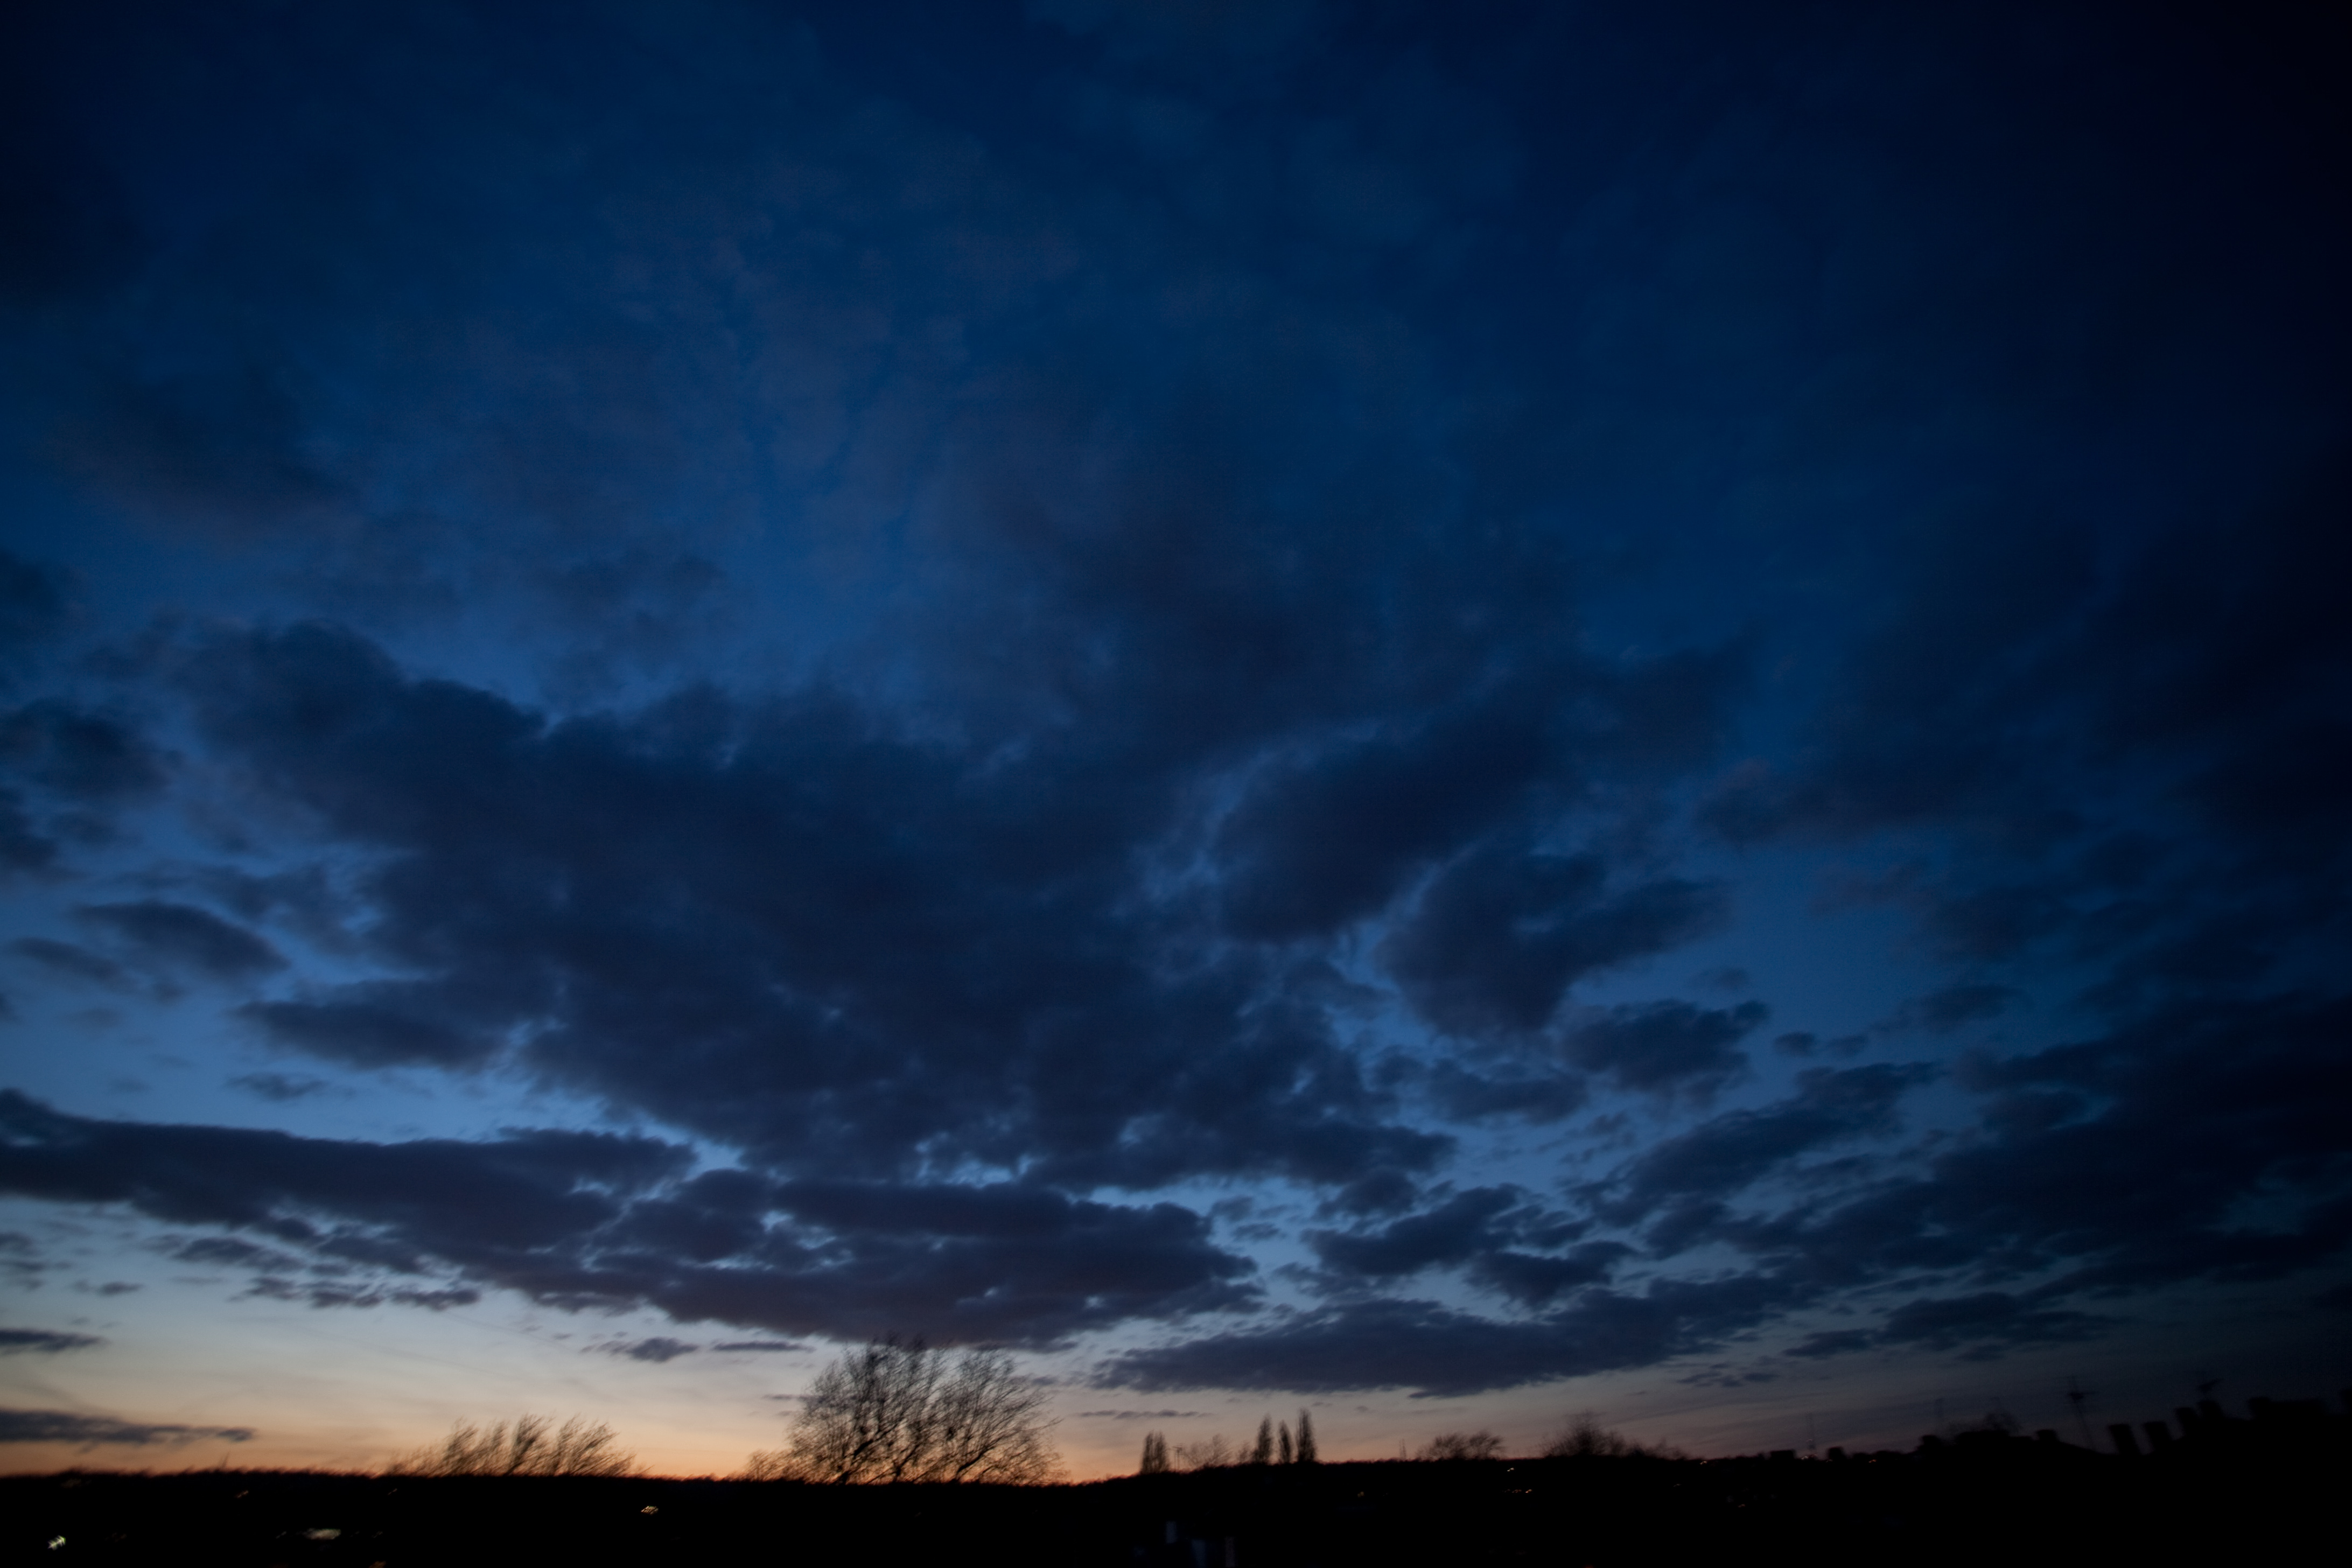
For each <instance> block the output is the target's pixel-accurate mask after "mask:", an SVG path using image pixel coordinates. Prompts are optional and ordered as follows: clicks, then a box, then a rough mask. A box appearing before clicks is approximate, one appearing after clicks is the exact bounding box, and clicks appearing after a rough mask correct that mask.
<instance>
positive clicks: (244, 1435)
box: [0, 1410, 254, 1448]
mask: <svg viewBox="0 0 2352 1568" xmlns="http://www.w3.org/2000/svg"><path fill="white" fill-rule="evenodd" d="M253 1437H254V1432H253V1428H252V1427H250V1426H177V1425H174V1424H173V1423H170V1422H154V1421H122V1420H118V1419H116V1418H115V1417H113V1416H111V1415H87V1414H83V1413H79V1412H75V1411H69V1410H0V1443H72V1444H75V1445H78V1446H79V1447H85V1448H89V1447H99V1446H100V1445H106V1446H114V1445H121V1446H125V1447H141V1448H144V1447H153V1446H154V1445H156V1444H158V1443H170V1444H179V1443H194V1442H197V1441H200V1440H201V1441H207V1442H216V1443H250V1442H252V1441H253Z"/></svg>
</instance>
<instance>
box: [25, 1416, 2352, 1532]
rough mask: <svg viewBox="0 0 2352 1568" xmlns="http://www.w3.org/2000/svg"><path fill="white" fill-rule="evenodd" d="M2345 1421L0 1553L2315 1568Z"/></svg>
mask: <svg viewBox="0 0 2352 1568" xmlns="http://www.w3.org/2000/svg"><path fill="white" fill-rule="evenodd" d="M2250 1425H2251V1424H2250ZM2343 1425H2344V1423H2343V1422H2341V1421H2340V1420H2331V1421H2329V1422H2328V1423H2326V1430H2325V1431H2321V1430H2319V1429H2318V1428H2315V1429H2314V1431H2313V1432H2311V1433H2309V1434H2305V1435H2304V1436H2303V1439H2302V1440H2299V1441H2294V1442H2279V1443H2271V1444H2263V1443H2257V1442H2253V1441H2245V1442H2241V1443H2237V1444H2220V1443H2216V1444H2209V1445H2205V1446H2202V1447H2195V1446H2191V1445H2185V1444H2183V1445H2175V1446H2173V1447H2172V1448H2170V1449H2169V1450H2168V1451H2167V1452H2165V1453H2162V1454H2158V1455H2153V1456H2148V1457H2145V1458H2116V1457H2113V1456H2107V1455H2100V1454H2094V1453H2091V1452H2089V1451H2087V1450H2085V1449H2083V1448H2079V1447H2071V1446H2067V1445H2060V1444H2054V1443H2049V1442H2041V1443H2037V1442H2034V1441H2032V1440H2031V1439H2024V1438H2007V1439H2002V1438H2000V1437H1998V1436H1983V1437H1975V1438H1972V1439H1964V1440H1962V1441H1961V1442H1959V1443H1958V1444H1956V1445H1948V1446H1946V1447H1944V1448H1943V1449H1942V1450H1941V1451H1934V1450H1927V1451H1923V1452H1921V1453H1917V1454H1913V1455H1895V1454H1887V1455H1880V1456H1867V1457H1857V1458H1852V1459H1845V1460H1838V1461H1832V1460H1813V1459H1799V1458H1748V1459H1717V1460H1707V1461H1700V1460H1658V1459H1625V1458H1582V1459H1538V1460H1527V1459H1519V1460H1509V1459H1496V1460H1474V1461H1453V1462H1441V1463H1412V1462H1403V1461H1385V1462H1381V1463H1371V1464H1333V1465H1318V1466H1295V1467H1235V1468H1229V1469H1221V1470H1210V1471H1202V1472H1197V1473H1193V1474H1179V1475H1163V1476H1136V1477H1128V1478H1122V1479H1115V1480H1108V1481H1098V1482H1093V1483H1090V1484H1087V1485H1084V1486H1073V1487H1047V1488H1000V1487H961V1488H957V1487H924V1486H907V1487H866V1488H845V1489H833V1488H824V1487H808V1486H803V1485H799V1484H797V1483H793V1482H743V1481H719V1480H657V1479H624V1480H614V1479H563V1478H527V1477H525V1478H502V1479H472V1478H467V1479H415V1478H403V1477H379V1476H342V1475H323V1474H309V1473H299V1472H284V1471H233V1470H232V1471H211V1472H196V1473H188V1474H181V1475H161V1476H140V1475H127V1474H120V1473H100V1472H92V1473H68V1474H65V1475H56V1476H42V1477H15V1478H7V1479H0V1521H5V1522H0V1554H5V1561H7V1562H9V1563H52V1564H58V1563H167V1562H169V1563H253V1564H267V1563H285V1564H289V1568H291V1565H293V1564H317V1565H320V1568H326V1565H329V1564H335V1565H342V1564H350V1565H353V1568H367V1565H369V1564H375V1563H381V1564H384V1565H385V1568H407V1565H410V1564H418V1565H422V1564H476V1563H483V1564H487V1563H500V1564H509V1563H549V1564H575V1563H578V1564H587V1563H614V1564H620V1563H630V1564H635V1563H664V1564H699V1563H812V1564H814V1563H826V1564H831V1563H875V1564H883V1563H923V1564H940V1565H943V1568H944V1565H962V1564H995V1563H1004V1564H1013V1563H1022V1564H1040V1565H1063V1564H1066V1565H1069V1568H1082V1565H1097V1564H1099V1565H1102V1568H1110V1565H1113V1564H1120V1565H1126V1568H1223V1565H1224V1564H1226V1563H1231V1564H1233V1565H1234V1568H1259V1565H1261V1564H1265V1565H1273V1564H1286V1565H1289V1564H1296V1565H1302V1568H1304V1565H1309V1564H1313V1565H1328V1568H1340V1565H1342V1564H1348V1565H1354V1564H1386V1563H1396V1564H1406V1563H1412V1564H1422V1563H1429V1564H1448V1565H1452V1564H1480V1563H1549V1564H1567V1565H1571V1568H1572V1565H1577V1564H1587V1563H1589V1564H1593V1565H1594V1568H1612V1565H1616V1564H1640V1563H1758V1562H1765V1563H1780V1562H1787V1563H1818V1564H1846V1563H1853V1564H1862V1563H1873V1564H1876V1563H1956V1564H1957V1563H2065V1564H2067V1565H2068V1568H2080V1565H2082V1564H2085V1563H2108V1562H2125V1563H2227V1562H2235V1563H2293V1562H2304V1561H2312V1562H2316V1561H2325V1560H2329V1559H2332V1558H2334V1557H2335V1555H2336V1552H2340V1551H2341V1550H2343V1535H2344V1523H2345V1509H2344V1504H2345V1500H2346V1499H2347V1496H2352V1488H2347V1485H2346V1482H2347V1467H2352V1453H2348V1452H2347V1445H2346V1444H2345V1442H2344V1441H2343V1434H2342V1433H2341V1432H2340V1431H2338V1430H2336V1429H2337V1428H2338V1427H2340V1426H2343ZM60 1537H62V1538H63V1543H62V1544H61V1545H56V1546H52V1545H51V1544H50V1543H51V1542H53V1541H56V1540H58V1538H60ZM1229 1542H1230V1546H1229V1545H1228V1543H1229ZM1229 1552H1230V1555H1229Z"/></svg>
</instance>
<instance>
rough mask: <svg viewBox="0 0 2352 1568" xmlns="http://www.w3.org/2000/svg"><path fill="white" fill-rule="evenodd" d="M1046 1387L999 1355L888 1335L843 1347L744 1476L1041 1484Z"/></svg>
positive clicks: (1048, 1463)
mask: <svg viewBox="0 0 2352 1568" xmlns="http://www.w3.org/2000/svg"><path fill="white" fill-rule="evenodd" d="M1044 1410H1045V1391H1044V1390H1043V1389H1041V1388H1039V1387H1038V1386H1037V1385H1036V1384H1034V1383H1032V1382H1030V1381H1029V1380H1028V1379H1027V1378H1025V1377H1023V1376H1022V1375H1021V1374H1020V1373H1018V1372H1017V1371H1015V1370H1014V1367H1013V1358H1012V1357H1011V1356H1009V1355H1007V1354H1005V1353H1004V1352H1002V1351H966V1352H964V1353H963V1355H962V1356H961V1358H959V1359H957V1360H955V1361H954V1362H952V1363H950V1360H949V1358H948V1352H946V1351H944V1350H934V1349H931V1348H930V1347H929V1346H927V1345H925V1344H924V1343H923V1342H922V1341H920V1340H908V1341H902V1340H899V1339H898V1338H897V1337H896V1336H893V1337H891V1338H888V1339H881V1340H877V1341H875V1342H873V1343H871V1344H869V1345H867V1346H866V1347H865V1348H864V1349H863V1350H857V1351H851V1352H848V1353H846V1354H845V1355H843V1356H842V1357H841V1359H840V1360H838V1361H836V1362H835V1363H833V1364H832V1365H831V1366H828V1367H826V1368H825V1369H824V1371H823V1372H821V1373H818V1374H817V1379H816V1382H815V1384H814V1385H813V1386H812V1387H811V1388H810V1390H809V1393H808V1395H807V1397H806V1399H805V1400H804V1402H803V1405H802V1407H801V1413H800V1415H799V1417H798V1419H797V1420H795V1421H794V1423H793V1432H792V1436H791V1440H790V1441H789V1442H788V1443H787V1444H786V1445H785V1447H783V1448H782V1449H781V1450H771V1451H766V1452H762V1453H757V1454H754V1455H752V1456H751V1462H750V1463H749V1464H748V1465H746V1466H745V1468H744V1474H745V1475H747V1476H750V1477H752V1478H754V1479H766V1478H776V1477H784V1476H792V1477H797V1478H799V1479H804V1480H817V1481H834V1482H839V1483H843V1484H847V1483H851V1482H863V1481H1013V1482H1033V1481H1042V1480H1045V1479H1048V1478H1049V1477H1050V1476H1052V1475H1053V1474H1054V1472H1055V1468H1056V1467H1057V1465H1058V1459H1057V1457H1056V1456H1055V1453H1054V1450H1053V1448H1052V1447H1050V1446H1049V1445H1048V1444H1047V1443H1046V1441H1045V1433H1046V1431H1047V1429H1048V1428H1050V1427H1051V1426H1053V1423H1052V1422H1051V1421H1050V1420H1048V1419H1046V1418H1045V1415H1044V1414H1043V1413H1044Z"/></svg>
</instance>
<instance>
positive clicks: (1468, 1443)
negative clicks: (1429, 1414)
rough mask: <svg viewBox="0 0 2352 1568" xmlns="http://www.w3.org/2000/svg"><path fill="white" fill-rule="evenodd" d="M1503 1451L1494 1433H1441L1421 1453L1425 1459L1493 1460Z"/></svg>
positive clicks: (1498, 1438) (1501, 1443) (1501, 1442)
mask: <svg viewBox="0 0 2352 1568" xmlns="http://www.w3.org/2000/svg"><path fill="white" fill-rule="evenodd" d="M1502 1451H1503V1440H1502V1439H1501V1438H1500V1437H1497V1436H1495V1435H1494V1434H1493V1433H1492V1432H1441V1433H1439V1434H1438V1435H1437V1436H1434V1437H1432V1438H1431V1439H1430V1440H1429V1445H1428V1447H1424V1448H1423V1449H1422V1451H1421V1457H1422V1458H1424V1459H1491V1458H1495V1457H1496V1455H1498V1454H1500V1453H1501V1452H1502Z"/></svg>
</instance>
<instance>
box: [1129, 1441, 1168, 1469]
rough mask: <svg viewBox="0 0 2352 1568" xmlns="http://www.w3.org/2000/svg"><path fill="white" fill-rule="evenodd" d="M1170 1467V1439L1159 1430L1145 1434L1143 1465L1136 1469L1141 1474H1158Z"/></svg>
mask: <svg viewBox="0 0 2352 1568" xmlns="http://www.w3.org/2000/svg"><path fill="white" fill-rule="evenodd" d="M1167 1468H1168V1439H1167V1438H1166V1437H1165V1436H1162V1435H1161V1434H1160V1433H1158V1432H1146V1433H1145V1434H1144V1435H1143V1466H1142V1468H1140V1469H1139V1470H1138V1471H1136V1474H1138V1475H1141V1476H1157V1475H1160V1474H1163V1473H1165V1472H1166V1470H1167Z"/></svg>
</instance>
